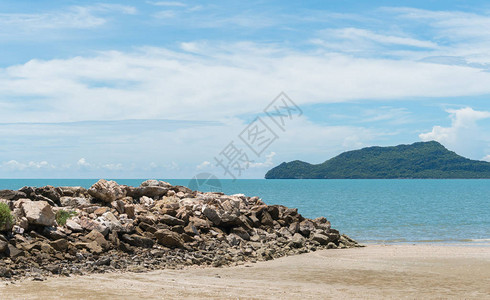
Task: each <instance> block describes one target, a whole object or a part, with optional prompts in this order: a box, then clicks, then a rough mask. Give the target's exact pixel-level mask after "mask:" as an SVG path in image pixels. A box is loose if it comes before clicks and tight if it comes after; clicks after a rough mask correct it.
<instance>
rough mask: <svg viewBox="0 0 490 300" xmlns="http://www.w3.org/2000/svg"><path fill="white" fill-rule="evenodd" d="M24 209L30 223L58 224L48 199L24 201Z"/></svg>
mask: <svg viewBox="0 0 490 300" xmlns="http://www.w3.org/2000/svg"><path fill="white" fill-rule="evenodd" d="M22 210H23V211H24V215H25V217H26V218H27V221H28V222H29V224H36V225H43V226H52V225H55V224H56V221H55V215H54V212H53V209H52V208H51V205H49V203H48V202H46V201H24V202H23V203H22Z"/></svg>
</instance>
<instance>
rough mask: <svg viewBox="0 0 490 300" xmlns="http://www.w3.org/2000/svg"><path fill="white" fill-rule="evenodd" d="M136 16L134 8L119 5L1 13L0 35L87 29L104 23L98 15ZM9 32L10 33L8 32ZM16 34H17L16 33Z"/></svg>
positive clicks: (104, 20) (103, 19) (104, 19)
mask: <svg viewBox="0 0 490 300" xmlns="http://www.w3.org/2000/svg"><path fill="white" fill-rule="evenodd" d="M107 13H122V14H136V13H137V10H136V8H134V7H132V6H127V5H119V4H97V5H93V6H71V7H69V8H67V9H64V10H60V11H52V12H46V13H31V14H26V13H1V14H0V33H1V32H5V33H7V34H8V33H9V30H10V29H9V28H15V29H16V30H27V31H29V32H32V31H38V30H42V29H72V28H74V29H88V28H95V27H99V26H101V25H103V24H105V23H106V21H107V20H106V18H104V17H102V16H99V14H107ZM10 32H11V31H10ZM16 34H18V32H17V31H16Z"/></svg>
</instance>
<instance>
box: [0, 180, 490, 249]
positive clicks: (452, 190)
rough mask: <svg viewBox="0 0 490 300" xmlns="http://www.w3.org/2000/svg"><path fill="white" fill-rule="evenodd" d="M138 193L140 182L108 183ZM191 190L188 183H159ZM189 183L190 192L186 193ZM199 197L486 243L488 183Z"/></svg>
mask: <svg viewBox="0 0 490 300" xmlns="http://www.w3.org/2000/svg"><path fill="white" fill-rule="evenodd" d="M97 180H98V179H0V189H12V190H17V189H19V188H21V187H23V186H36V187H40V186H45V185H52V186H82V187H85V188H89V187H90V186H91V185H92V184H94V183H95V182H97ZM114 180H115V181H117V182H118V183H119V184H125V185H132V186H138V185H140V184H141V182H143V181H144V180H146V179H114ZM159 180H164V181H167V182H169V183H171V184H172V185H183V186H187V187H189V186H190V187H191V188H194V189H196V186H195V183H192V181H191V179H159ZM193 184H194V186H192V185H193ZM198 189H199V190H202V191H211V190H213V191H217V190H219V191H222V192H223V193H225V194H245V195H247V196H259V197H260V198H262V199H263V201H264V202H265V203H267V204H269V205H272V204H280V205H285V206H288V207H294V208H298V211H299V213H301V214H302V215H303V216H304V217H307V218H316V217H320V216H325V217H326V218H327V219H328V220H329V221H330V222H331V223H332V227H333V228H336V229H338V230H340V231H341V233H344V234H347V235H349V236H350V237H352V238H353V239H356V240H358V241H359V242H362V243H367V244H370V243H377V244H379V243H386V244H400V243H463V244H466V245H486V244H488V243H489V242H490V218H489V217H488V212H489V211H490V179H430V180H429V179H329V180H323V179H302V180H295V179H282V180H265V179H239V180H235V181H233V180H230V179H219V180H217V181H214V182H213V183H212V184H211V185H205V184H204V185H200V186H199V187H198Z"/></svg>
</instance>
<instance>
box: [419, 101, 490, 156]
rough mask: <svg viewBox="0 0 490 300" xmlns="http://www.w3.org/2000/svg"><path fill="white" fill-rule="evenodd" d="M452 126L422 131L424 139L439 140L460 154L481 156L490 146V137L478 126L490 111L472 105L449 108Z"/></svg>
mask: <svg viewBox="0 0 490 300" xmlns="http://www.w3.org/2000/svg"><path fill="white" fill-rule="evenodd" d="M447 112H448V113H449V114H450V117H451V126H450V127H442V126H434V127H433V128H432V131H430V132H427V133H421V134H420V135H419V137H420V139H421V140H423V141H432V140H435V141H438V142H440V143H441V144H443V145H445V146H447V147H448V148H449V149H451V150H454V151H456V152H458V153H459V154H462V155H466V156H470V157H473V158H480V157H481V156H479V155H480V153H481V151H484V149H485V147H488V143H489V142H490V137H489V136H488V134H487V135H485V134H484V131H483V130H481V128H479V127H478V124H477V122H478V121H479V120H483V119H487V118H490V111H476V110H473V109H472V108H471V107H465V108H461V109H448V110H447Z"/></svg>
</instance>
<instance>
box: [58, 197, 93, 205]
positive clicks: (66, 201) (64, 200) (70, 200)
mask: <svg viewBox="0 0 490 300" xmlns="http://www.w3.org/2000/svg"><path fill="white" fill-rule="evenodd" d="M60 204H61V206H69V207H79V206H82V205H87V204H90V202H89V201H88V200H87V199H86V198H83V197H67V196H64V197H61V198H60Z"/></svg>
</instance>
